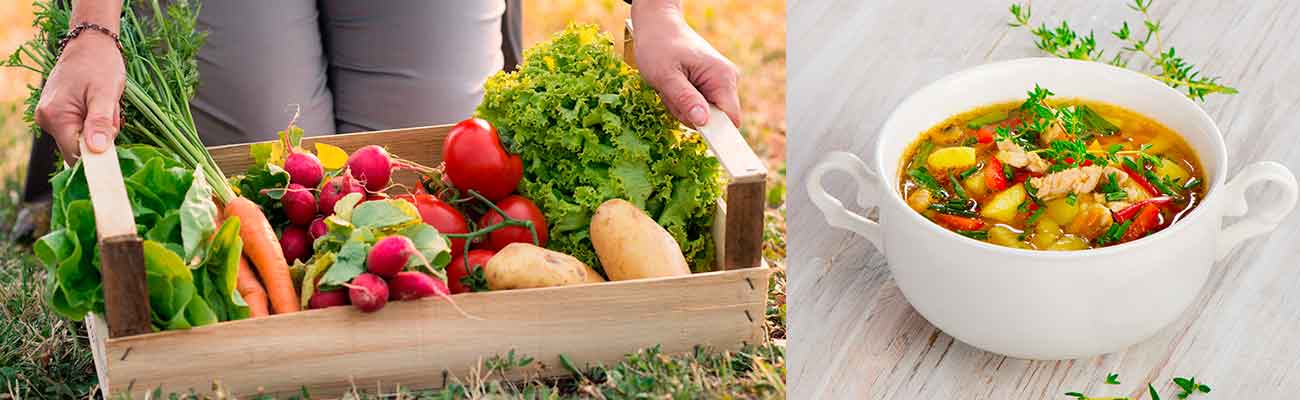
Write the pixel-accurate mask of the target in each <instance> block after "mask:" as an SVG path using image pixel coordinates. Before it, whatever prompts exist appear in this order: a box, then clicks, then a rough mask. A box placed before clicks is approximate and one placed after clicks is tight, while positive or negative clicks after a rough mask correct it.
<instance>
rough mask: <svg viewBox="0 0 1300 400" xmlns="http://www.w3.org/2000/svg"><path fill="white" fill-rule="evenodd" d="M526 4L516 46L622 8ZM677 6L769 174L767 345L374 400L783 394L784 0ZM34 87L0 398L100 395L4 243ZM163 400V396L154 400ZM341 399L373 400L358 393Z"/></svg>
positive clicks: (2, 34) (22, 126)
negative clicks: (734, 69) (736, 78)
mask: <svg viewBox="0 0 1300 400" xmlns="http://www.w3.org/2000/svg"><path fill="white" fill-rule="evenodd" d="M15 3H16V4H15V5H14V6H11V7H2V8H0V54H4V55H7V54H9V53H10V52H11V51H12V50H13V49H14V48H16V47H17V46H18V45H19V44H20V43H22V42H23V41H24V40H26V39H27V38H28V37H30V36H31V35H32V34H33V32H34V31H33V30H32V28H30V25H31V17H32V16H31V4H30V2H29V1H28V0H18V1H15ZM524 3H525V10H524V12H525V32H524V41H525V43H526V44H531V43H536V42H538V41H541V40H543V39H545V38H546V36H547V35H549V33H550V32H555V31H558V30H560V29H562V28H563V27H564V25H565V24H567V23H569V22H570V21H579V22H589V23H597V24H600V25H601V26H602V27H603V28H604V29H605V30H606V31H609V32H611V33H613V34H614V35H615V36H618V35H620V33H619V32H621V31H622V26H623V25H622V21H623V19H625V18H627V12H628V8H627V6H626V5H625V4H624V3H623V2H622V1H621V0H555V1H546V2H524ZM685 7H686V10H685V11H686V18H687V20H688V21H689V22H690V23H691V25H692V26H694V27H695V28H696V29H697V30H698V31H699V32H700V34H701V35H702V36H704V38H705V39H707V40H709V41H710V42H711V43H713V44H714V46H716V47H717V48H718V50H719V51H721V52H722V53H723V54H725V55H727V56H728V57H729V58H731V59H732V61H734V62H735V63H736V64H737V65H738V66H739V67H740V69H741V70H742V71H743V72H742V74H743V77H742V80H741V85H740V92H741V99H742V103H743V107H744V109H745V118H744V120H743V121H742V124H741V130H742V131H743V132H744V133H745V135H746V137H747V139H748V140H749V142H750V144H751V145H752V146H753V147H754V149H755V151H756V152H757V153H758V154H759V155H760V156H761V157H762V158H763V159H764V160H765V161H767V163H768V165H769V167H770V168H771V170H772V171H773V172H774V173H773V174H771V179H770V181H769V188H770V191H769V196H768V197H769V198H768V206H769V207H768V212H767V222H768V223H767V226H766V228H765V230H764V249H763V251H764V255H765V257H766V258H767V259H768V260H769V263H771V264H772V266H773V267H776V268H777V271H776V273H774V274H773V278H772V282H771V286H770V287H771V290H770V291H769V304H768V310H767V313H766V317H767V321H768V324H767V325H768V326H767V328H768V334H769V339H770V340H769V341H768V342H767V343H763V344H760V345H755V346H750V347H747V348H745V349H742V350H740V351H737V352H720V351H712V350H708V349H697V350H696V351H695V352H693V353H689V354H679V355H668V354H663V353H661V352H660V351H659V350H658V349H656V348H648V349H641V350H639V351H636V352H634V353H631V354H628V355H627V356H626V357H625V358H624V359H623V360H622V361H621V362H619V363H618V364H615V365H608V366H594V367H589V368H582V369H578V368H572V369H571V370H570V375H569V376H567V377H564V378H562V379H545V380H544V379H538V378H537V377H528V378H526V379H524V380H522V381H519V380H516V381H511V380H505V379H503V377H504V376H507V375H508V374H509V373H510V372H511V371H514V370H516V369H519V368H523V367H526V366H527V365H528V364H529V363H531V360H529V359H528V358H527V355H525V354H513V355H512V354H504V355H499V356H496V357H493V358H489V359H487V360H485V361H484V363H483V366H482V367H480V368H478V369H477V370H476V371H474V373H472V374H470V376H466V377H452V378H451V382H453V384H452V385H450V386H449V388H448V389H447V390H444V391H439V392H420V393H411V392H408V391H399V392H398V393H385V394H383V395H382V397H384V398H401V399H407V398H428V399H440V398H506V399H559V398H607V399H618V398H632V397H636V398H673V399H685V398H744V399H751V398H752V399H766V398H784V393H785V387H784V386H785V354H784V352H785V348H784V338H785V274H784V269H783V267H784V260H785V205H784V202H785V186H784V185H785V174H784V165H785V11H784V9H785V3H784V2H783V1H780V0H757V1H747V0H716V1H709V2H700V1H687V2H686V5H685ZM738 16H743V17H738ZM35 80H36V77H35V76H33V75H32V74H31V73H29V72H27V71H23V70H18V69H13V68H0V400H7V399H42V398H88V397H92V396H99V393H98V389H97V387H96V379H95V374H94V372H95V371H94V365H93V363H92V361H91V357H90V351H89V347H88V344H87V340H86V337H85V328H84V326H83V325H82V324H81V322H79V321H68V320H64V319H62V318H60V317H58V316H56V315H54V314H52V313H51V312H49V311H47V309H46V307H45V306H44V303H45V299H44V298H43V297H42V288H43V285H44V281H45V278H44V269H43V268H42V267H41V266H40V264H39V263H38V262H36V260H35V259H33V257H32V256H31V250H30V248H28V247H26V246H25V245H21V244H15V243H11V242H10V241H9V240H8V238H7V236H8V235H7V233H8V232H9V229H10V224H11V223H12V221H13V218H14V215H15V214H16V213H17V210H18V207H19V204H18V203H19V193H20V192H21V184H22V179H23V176H24V173H25V169H26V160H27V154H28V151H29V149H30V146H31V138H32V136H31V134H30V133H29V131H28V130H27V128H26V124H27V123H26V122H25V121H23V120H22V117H21V106H22V101H23V99H24V97H25V96H27V89H26V87H27V85H30V84H34V83H35ZM525 361H528V362H527V363H526V362H525ZM172 396H177V397H180V398H226V396H224V394H223V393H222V391H221V387H220V386H217V387H216V388H215V389H214V390H213V391H211V392H208V393H193V394H186V395H172ZM162 397H170V396H164V395H163V394H161V393H159V394H158V395H157V396H153V398H162ZM303 397H310V396H303ZM350 397H352V398H357V399H370V398H378V397H380V396H379V395H376V394H374V393H367V392H365V391H364V390H361V389H360V388H358V389H357V390H356V392H355V393H354V394H353V396H350Z"/></svg>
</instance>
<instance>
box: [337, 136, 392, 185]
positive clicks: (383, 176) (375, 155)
mask: <svg viewBox="0 0 1300 400" xmlns="http://www.w3.org/2000/svg"><path fill="white" fill-rule="evenodd" d="M348 170H349V171H352V176H355V177H356V178H357V180H360V181H361V182H363V183H364V184H365V187H366V189H367V190H370V191H372V192H378V191H382V190H384V187H387V186H388V180H389V179H390V178H391V177H392V175H393V159H392V157H390V156H389V155H388V150H384V148H383V147H380V146H378V145H373V144H372V145H369V146H366V147H362V148H360V149H357V151H354V152H352V155H350V156H348Z"/></svg>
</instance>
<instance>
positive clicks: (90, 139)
mask: <svg viewBox="0 0 1300 400" xmlns="http://www.w3.org/2000/svg"><path fill="white" fill-rule="evenodd" d="M118 97H119V96H116V95H114V94H113V93H111V92H110V91H109V90H103V89H99V90H91V91H90V92H89V93H87V94H86V121H85V125H84V126H83V127H82V129H81V132H82V139H83V140H85V141H86V148H87V149H89V150H90V151H93V152H96V153H99V152H103V151H104V150H108V147H109V146H110V145H111V144H113V138H115V137H117V116H118V114H117V100H118Z"/></svg>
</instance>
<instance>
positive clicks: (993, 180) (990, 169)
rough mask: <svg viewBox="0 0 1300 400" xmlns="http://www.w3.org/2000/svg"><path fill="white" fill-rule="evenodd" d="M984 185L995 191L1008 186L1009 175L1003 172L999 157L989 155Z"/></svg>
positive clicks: (985, 168) (985, 167)
mask: <svg viewBox="0 0 1300 400" xmlns="http://www.w3.org/2000/svg"><path fill="white" fill-rule="evenodd" d="M984 186H988V188H989V190H992V191H995V192H997V191H1001V190H1002V189H1006V188H1007V176H1006V175H1003V174H1002V162H1001V161H998V158H997V157H989V162H988V163H986V164H984Z"/></svg>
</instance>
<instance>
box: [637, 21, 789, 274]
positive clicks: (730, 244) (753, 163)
mask: <svg viewBox="0 0 1300 400" xmlns="http://www.w3.org/2000/svg"><path fill="white" fill-rule="evenodd" d="M632 32H633V30H632V20H631V19H627V20H624V23H623V60H624V61H626V62H627V63H628V65H631V66H633V67H635V66H636V51H635V49H636V41H635V39H634V36H633V34H632ZM697 129H698V130H699V131H700V134H701V136H704V141H705V143H707V144H708V145H709V148H710V149H712V150H713V154H714V156H716V157H717V158H718V162H719V163H721V164H722V168H723V169H724V170H726V171H727V175H728V176H730V177H731V179H730V180H729V181H728V182H727V189H726V207H727V209H726V210H725V212H726V222H725V226H724V227H723V229H722V232H721V234H722V236H723V238H725V240H720V242H721V243H725V245H724V246H723V249H722V251H723V254H722V260H721V267H722V269H724V270H729V269H739V268H749V267H757V266H760V265H763V264H762V258H763V209H764V208H766V207H767V204H766V203H767V196H766V195H767V165H765V164H763V161H762V160H760V159H759V158H758V155H757V154H754V150H753V149H752V148H750V147H749V143H747V142H745V137H744V136H742V135H741V134H740V130H739V129H737V128H736V125H735V124H733V123H732V122H731V118H730V117H728V116H727V114H726V113H723V112H722V110H719V109H718V107H716V106H713V105H712V104H710V105H709V123H707V124H704V126H701V127H699V128H697Z"/></svg>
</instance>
